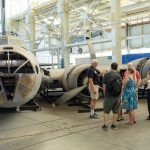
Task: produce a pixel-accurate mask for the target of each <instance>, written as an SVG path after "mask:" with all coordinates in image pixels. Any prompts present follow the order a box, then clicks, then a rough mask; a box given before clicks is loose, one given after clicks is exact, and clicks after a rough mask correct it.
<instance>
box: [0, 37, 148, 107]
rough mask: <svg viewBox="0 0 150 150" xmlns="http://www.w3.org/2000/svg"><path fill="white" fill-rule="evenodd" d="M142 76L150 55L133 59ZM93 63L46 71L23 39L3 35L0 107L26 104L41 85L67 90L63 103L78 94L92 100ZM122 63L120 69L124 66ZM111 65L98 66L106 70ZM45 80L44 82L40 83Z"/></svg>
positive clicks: (1, 40) (144, 74)
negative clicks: (90, 73) (89, 84)
mask: <svg viewBox="0 0 150 150" xmlns="http://www.w3.org/2000/svg"><path fill="white" fill-rule="evenodd" d="M133 64H134V66H135V67H136V68H137V69H138V71H139V72H140V73H141V75H142V78H145V77H146V72H147V70H148V68H149V66H150V59H149V58H144V59H139V60H136V61H134V62H133ZM89 66H90V65H85V64H81V65H76V66H72V67H69V68H66V69H54V70H49V71H47V73H44V72H43V71H42V70H41V69H40V66H39V64H38V62H37V60H36V57H35V56H34V55H33V54H32V52H31V51H28V50H27V49H26V48H25V45H24V43H23V41H22V40H20V39H19V38H16V37H14V36H2V37H1V38H0V107H4V108H11V107H18V106H21V105H24V104H25V103H27V102H29V101H30V100H31V99H33V98H34V97H35V95H36V94H37V92H38V90H39V88H40V86H41V85H42V87H49V88H50V89H53V88H62V89H63V90H64V91H66V93H65V94H64V95H63V96H61V97H60V98H58V99H57V100H56V103H58V104H61V103H64V102H66V101H67V100H69V99H71V98H72V97H74V96H76V97H78V98H79V99H81V100H89V98H90V96H89V92H88V89H87V81H88V80H87V75H86V72H87V69H88V68H89ZM125 69H126V67H125V66H120V69H119V71H120V72H121V71H122V70H125ZM108 70H109V67H98V68H97V71H98V72H100V71H103V72H104V73H105V72H107V71H108ZM41 83H42V84H41Z"/></svg>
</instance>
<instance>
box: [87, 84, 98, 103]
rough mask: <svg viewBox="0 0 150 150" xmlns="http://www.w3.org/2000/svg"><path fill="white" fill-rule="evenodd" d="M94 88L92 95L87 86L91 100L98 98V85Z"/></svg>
mask: <svg viewBox="0 0 150 150" xmlns="http://www.w3.org/2000/svg"><path fill="white" fill-rule="evenodd" d="M95 86H96V93H94V91H93V90H92V88H91V86H90V85H89V87H88V88H89V92H90V96H91V99H95V100H97V99H98V98H99V93H98V91H99V86H98V85H95Z"/></svg>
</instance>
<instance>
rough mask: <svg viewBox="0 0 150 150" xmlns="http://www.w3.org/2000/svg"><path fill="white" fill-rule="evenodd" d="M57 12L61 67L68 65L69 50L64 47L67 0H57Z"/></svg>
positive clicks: (67, 33)
mask: <svg viewBox="0 0 150 150" xmlns="http://www.w3.org/2000/svg"><path fill="white" fill-rule="evenodd" d="M57 12H58V14H59V15H60V18H61V55H62V58H61V68H64V67H67V66H69V65H70V51H69V49H68V48H66V44H67V43H66V42H67V39H68V35H69V13H68V2H67V0H58V3H57Z"/></svg>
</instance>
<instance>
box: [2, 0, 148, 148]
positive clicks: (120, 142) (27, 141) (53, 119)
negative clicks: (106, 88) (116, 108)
mask: <svg viewBox="0 0 150 150" xmlns="http://www.w3.org/2000/svg"><path fill="white" fill-rule="evenodd" d="M0 7H1V11H0V34H1V36H0V107H4V108H7V109H6V110H3V109H2V110H1V109H0V120H1V123H0V149H1V150H70V149H71V150H76V149H79V150H91V149H93V150H99V149H102V150H109V149H112V150H141V149H143V148H144V149H145V150H149V140H150V132H148V131H149V121H147V120H146V117H147V115H148V111H147V104H146V97H145V96H146V92H145V93H144V92H143V89H144V90H145V87H144V84H145V78H146V75H147V71H148V68H149V67H150V65H149V64H150V0H1V1H0ZM4 31H5V32H4ZM24 44H25V46H24ZM92 58H97V60H98V62H99V64H100V66H98V68H97V71H98V73H100V72H101V71H103V72H104V73H106V72H108V70H109V69H110V64H111V63H112V62H117V63H118V64H119V71H120V74H122V73H124V71H125V70H126V69H127V66H126V64H127V63H128V62H131V61H132V63H133V65H134V66H135V68H136V69H137V70H138V71H139V73H140V74H141V77H142V83H141V87H140V89H141V90H139V101H138V109H137V110H136V111H135V113H136V119H137V123H136V124H134V125H128V124H126V122H127V121H128V114H124V120H123V121H120V122H118V123H117V126H118V130H116V131H115V130H111V129H109V130H108V132H105V131H103V130H102V128H101V127H102V125H103V99H104V97H103V94H102V89H100V90H99V95H100V100H99V101H98V102H97V105H96V109H97V111H98V112H97V114H98V119H90V118H89V100H90V99H89V98H90V94H89V92H88V88H87V81H88V79H87V76H86V73H87V69H88V68H89V64H90V62H91V59H92ZM70 99H71V101H69V100H70ZM31 100H34V101H36V102H35V103H34V104H32V101H31ZM68 101H69V102H68ZM28 102H29V103H30V102H31V103H30V106H31V107H32V106H33V111H32V108H31V107H30V106H28V105H27V106H25V107H21V106H22V105H23V106H24V104H26V103H28ZM55 104H56V105H55ZM57 105H58V106H57ZM81 105H82V106H84V107H82V106H81ZM69 106H70V107H69ZM11 108H15V110H16V111H14V110H13V109H11ZM21 109H23V110H21ZM30 109H31V110H30ZM81 112H84V113H81ZM110 116H112V114H111V115H110ZM110 118H111V117H110ZM111 121H112V120H111V119H110V121H109V122H110V123H111Z"/></svg>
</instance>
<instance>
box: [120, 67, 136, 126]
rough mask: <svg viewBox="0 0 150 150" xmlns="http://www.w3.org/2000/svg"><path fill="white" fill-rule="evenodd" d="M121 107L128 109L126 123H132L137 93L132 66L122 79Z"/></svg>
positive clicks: (133, 121)
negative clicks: (127, 120)
mask: <svg viewBox="0 0 150 150" xmlns="http://www.w3.org/2000/svg"><path fill="white" fill-rule="evenodd" d="M123 108H124V109H126V110H128V111H129V122H128V124H131V125H132V124H134V123H136V121H135V114H134V110H135V109H137V93H136V76H135V72H134V70H133V69H132V68H129V69H128V76H126V77H125V78H124V80H123Z"/></svg>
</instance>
